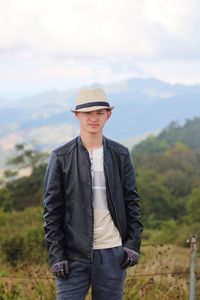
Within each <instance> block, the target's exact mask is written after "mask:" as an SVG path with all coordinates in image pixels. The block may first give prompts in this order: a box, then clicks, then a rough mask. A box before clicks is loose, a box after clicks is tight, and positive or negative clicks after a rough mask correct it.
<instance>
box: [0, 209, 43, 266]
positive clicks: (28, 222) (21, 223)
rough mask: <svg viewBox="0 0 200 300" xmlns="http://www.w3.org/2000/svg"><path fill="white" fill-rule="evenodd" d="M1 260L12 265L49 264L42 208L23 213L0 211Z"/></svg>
mask: <svg viewBox="0 0 200 300" xmlns="http://www.w3.org/2000/svg"><path fill="white" fill-rule="evenodd" d="M0 220H1V222H0V241H1V244H0V245H1V248H0V251H1V253H2V254H3V255H2V257H1V259H2V260H3V261H5V262H7V263H9V264H11V265H16V264H18V263H20V262H29V263H30V262H31V263H39V262H40V263H47V251H46V245H45V241H44V230H43V216H42V208H41V207H39V208H27V209H25V210H24V211H21V212H16V211H13V212H4V211H2V210H1V211H0Z"/></svg>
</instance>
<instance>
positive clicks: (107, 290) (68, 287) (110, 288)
mask: <svg viewBox="0 0 200 300" xmlns="http://www.w3.org/2000/svg"><path fill="white" fill-rule="evenodd" d="M124 259H125V251H124V249H123V247H121V246H120V247H114V248H109V249H101V250H94V251H93V262H92V263H82V262H78V261H71V262H69V275H68V277H67V278H58V277H57V278H56V284H57V300H84V299H85V297H86V295H87V293H88V290H89V288H90V286H91V288H92V299H93V300H121V299H122V297H123V286H124V279H125V276H126V271H124V270H122V269H121V267H120V264H121V263H122V262H123V261H124Z"/></svg>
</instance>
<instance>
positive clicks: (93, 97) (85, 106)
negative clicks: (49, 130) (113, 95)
mask: <svg viewBox="0 0 200 300" xmlns="http://www.w3.org/2000/svg"><path fill="white" fill-rule="evenodd" d="M105 108H106V109H110V110H111V109H113V108H114V106H110V104H109V102H108V99H107V97H106V94H105V92H104V90H103V89H102V88H90V89H83V90H80V91H79V95H78V98H77V99H76V107H75V109H74V110H71V111H72V112H79V111H80V112H88V111H93V110H99V109H105Z"/></svg>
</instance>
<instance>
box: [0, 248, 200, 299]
mask: <svg viewBox="0 0 200 300" xmlns="http://www.w3.org/2000/svg"><path fill="white" fill-rule="evenodd" d="M189 266H190V249H189V248H181V247H177V246H173V245H158V246H155V245H154V246H152V245H146V246H143V247H142V255H141V260H140V263H139V264H138V265H137V266H135V267H133V268H129V269H128V272H127V278H126V283H125V290H124V298H123V299H124V300H174V299H181V300H186V299H188V295H189ZM198 268H199V264H198ZM198 268H197V272H198V273H199V272H200V268H199V269H198ZM196 293H197V299H200V284H199V281H198V280H197V286H196ZM15 299H16V300H37V299H38V300H53V299H55V283H54V278H53V277H52V275H51V273H50V272H49V269H48V266H47V265H43V266H39V265H30V264H29V265H28V264H18V265H17V266H15V267H11V266H9V265H3V266H1V269H0V300H15ZM90 299H91V296H90V294H89V295H88V297H87V300H90Z"/></svg>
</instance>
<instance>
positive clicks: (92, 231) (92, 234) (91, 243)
mask: <svg viewBox="0 0 200 300" xmlns="http://www.w3.org/2000/svg"><path fill="white" fill-rule="evenodd" d="M85 151H86V156H87V159H88V161H89V164H90V186H91V194H92V197H91V203H90V204H91V212H92V230H91V238H90V251H91V252H90V253H91V261H93V241H94V207H93V188H92V172H91V167H92V165H91V161H90V157H89V153H88V151H87V150H85Z"/></svg>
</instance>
